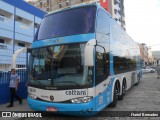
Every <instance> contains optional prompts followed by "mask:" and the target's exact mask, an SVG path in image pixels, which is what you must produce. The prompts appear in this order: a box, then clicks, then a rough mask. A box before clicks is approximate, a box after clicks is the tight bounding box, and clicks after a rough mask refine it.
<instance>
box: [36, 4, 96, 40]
mask: <svg viewBox="0 0 160 120" xmlns="http://www.w3.org/2000/svg"><path fill="white" fill-rule="evenodd" d="M95 16H96V6H87V7H80V8H74V9H69V10H66V11H61V12H58V13H54V14H51V15H48V16H46V17H45V18H44V19H43V21H42V23H41V26H40V28H39V32H38V34H37V37H36V39H38V40H42V39H47V38H54V37H62V36H69V35H76V34H85V33H93V32H94V31H95Z"/></svg>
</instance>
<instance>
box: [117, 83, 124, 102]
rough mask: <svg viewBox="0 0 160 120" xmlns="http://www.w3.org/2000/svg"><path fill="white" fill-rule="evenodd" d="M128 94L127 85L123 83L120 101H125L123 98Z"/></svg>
mask: <svg viewBox="0 0 160 120" xmlns="http://www.w3.org/2000/svg"><path fill="white" fill-rule="evenodd" d="M125 94H126V84H125V82H123V84H122V94H121V95H120V96H118V100H123V96H125Z"/></svg>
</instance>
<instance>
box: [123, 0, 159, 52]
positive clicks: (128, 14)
mask: <svg viewBox="0 0 160 120" xmlns="http://www.w3.org/2000/svg"><path fill="white" fill-rule="evenodd" d="M124 8H125V22H126V32H127V33H128V34H129V36H130V37H132V38H133V40H135V41H136V42H139V43H145V44H146V45H147V46H151V48H152V51H156V50H160V0H124Z"/></svg>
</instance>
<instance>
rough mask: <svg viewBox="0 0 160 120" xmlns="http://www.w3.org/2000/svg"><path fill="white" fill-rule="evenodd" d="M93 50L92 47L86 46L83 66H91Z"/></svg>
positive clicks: (92, 63)
mask: <svg viewBox="0 0 160 120" xmlns="http://www.w3.org/2000/svg"><path fill="white" fill-rule="evenodd" d="M93 50H94V46H86V47H85V51H84V64H85V66H93V65H94V62H93Z"/></svg>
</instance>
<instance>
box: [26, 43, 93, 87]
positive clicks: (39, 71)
mask: <svg viewBox="0 0 160 120" xmlns="http://www.w3.org/2000/svg"><path fill="white" fill-rule="evenodd" d="M84 47H85V44H69V45H57V46H50V47H43V48H36V49H33V50H32V52H31V55H30V69H29V80H30V81H29V85H37V86H42V87H47V86H48V87H50V86H51V87H65V86H74V87H75V86H76V87H84V86H91V85H93V68H92V67H85V66H84Z"/></svg>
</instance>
